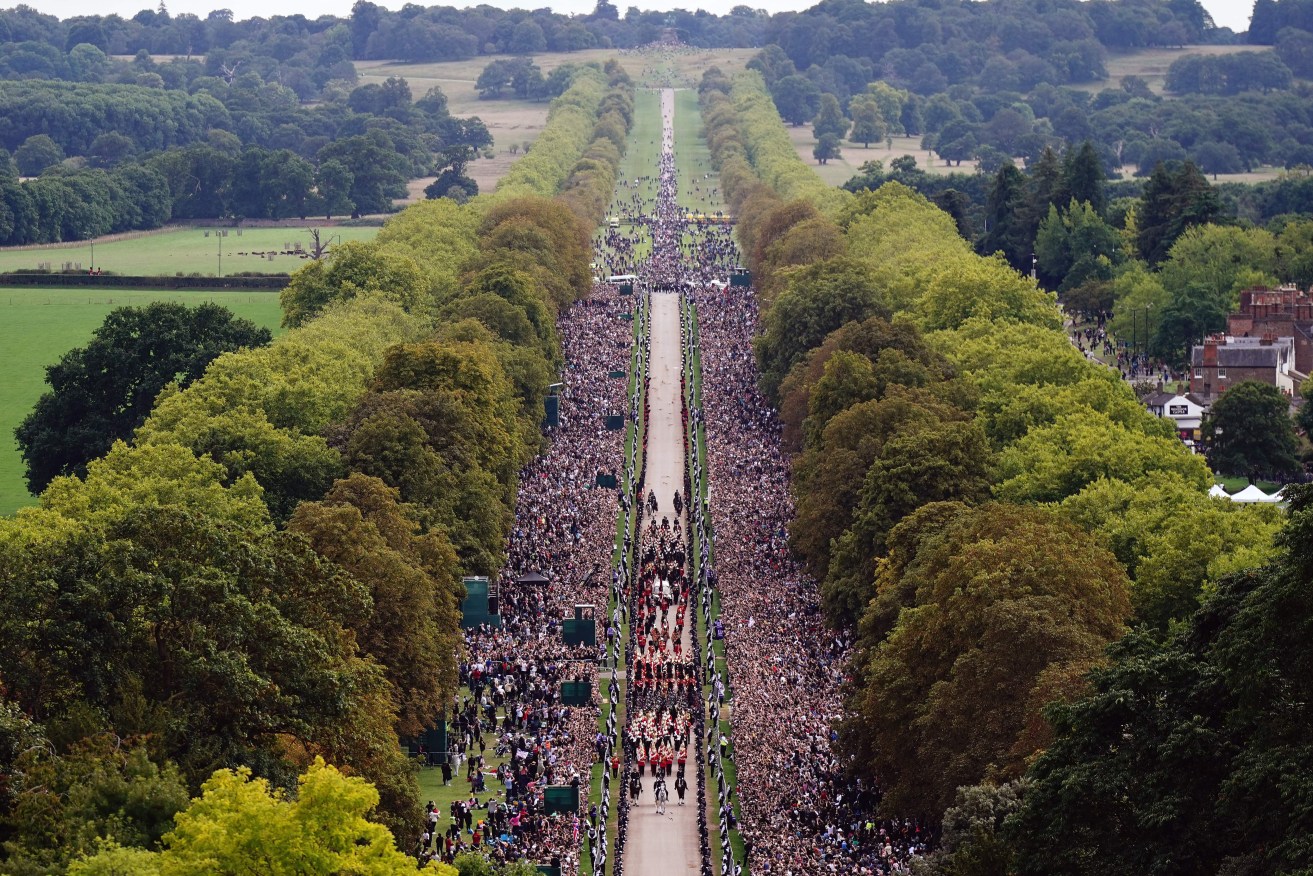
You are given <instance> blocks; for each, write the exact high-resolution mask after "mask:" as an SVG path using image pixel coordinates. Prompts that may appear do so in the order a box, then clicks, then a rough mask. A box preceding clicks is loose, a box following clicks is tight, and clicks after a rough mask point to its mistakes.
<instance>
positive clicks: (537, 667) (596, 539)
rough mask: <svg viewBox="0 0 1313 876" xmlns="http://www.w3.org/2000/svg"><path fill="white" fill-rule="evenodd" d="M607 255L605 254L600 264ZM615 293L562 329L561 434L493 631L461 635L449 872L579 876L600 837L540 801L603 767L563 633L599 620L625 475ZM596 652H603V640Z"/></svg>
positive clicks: (512, 550) (426, 851)
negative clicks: (608, 482) (584, 843)
mask: <svg viewBox="0 0 1313 876" xmlns="http://www.w3.org/2000/svg"><path fill="white" fill-rule="evenodd" d="M609 253H610V251H609V250H608V248H607V246H606V243H605V242H604V241H603V242H600V243H599V246H598V250H597V254H598V256H599V257H601V256H602V255H604V254H609ZM620 292H621V290H620V288H619V287H618V286H617V285H616V284H607V283H599V284H597V285H596V286H595V287H594V290H593V293H592V295H591V296H590V297H588V298H586V299H583V300H581V301H579V302H577V303H575V304H574V305H573V306H572V307H571V308H569V310H567V311H566V312H564V313H562V314H561V315H560V318H559V320H558V322H557V329H558V331H559V333H560V337H561V345H562V351H563V354H564V359H565V369H564V373H563V375H562V384H563V386H562V388H561V390H560V402H559V424H558V425H557V426H556V427H554V428H551V429H549V430H548V438H549V442H550V443H549V444H548V446H547V449H546V450H545V451H544V452H543V453H542V454H541V455H540V456H539V457H537V458H536V459H535V460H534V461H533V462H532V463H530V464H529V465H528V466H526V467H525V469H524V470H523V471H522V472H521V473H520V489H519V494H518V497H517V501H516V508H515V521H514V525H513V528H512V531H511V533H510V537H509V539H508V545H507V562H506V565H505V567H504V568H503V570H502V572H501V574H500V576H499V580H498V581H497V586H496V591H495V592H497V594H498V606H497V608H498V612H499V620H500V623H497V624H483V625H480V626H477V627H474V628H471V629H468V630H466V636H465V645H466V650H465V659H464V660H463V661H462V662H461V665H460V681H461V684H462V686H463V687H464V688H468V693H462V695H461V696H459V697H458V698H457V700H456V702H455V703H453V706H452V709H451V712H450V716H449V737H448V751H447V752H446V755H447V758H446V759H447V764H446V765H444V766H443V767H442V768H443V770H444V773H443V775H444V781H445V780H447V779H448V776H450V777H451V779H450V780H451V781H457V782H461V781H464V782H467V783H468V784H469V787H470V794H469V797H468V799H466V800H463V801H460V805H459V806H458V807H457V806H453V807H452V811H450V812H448V813H438V812H436V809H434V810H432V811H430V814H429V819H428V824H427V829H426V833H425V836H422V837H421V838H420V849H419V850H418V855H419V856H420V857H421V858H422V859H429V858H441V859H442V860H445V861H448V862H449V861H451V860H452V859H453V858H454V857H455V856H456V855H457V854H460V853H461V852H464V851H471V850H481V851H482V852H483V853H484V854H487V855H489V856H490V857H492V858H494V859H497V860H517V859H521V858H528V859H530V860H533V861H536V862H539V863H543V864H548V863H556V864H558V865H560V866H561V867H562V872H563V873H566V874H574V873H577V872H578V863H579V847H580V842H581V836H582V837H584V838H585V839H587V838H591V837H593V836H595V835H596V831H597V825H596V824H590V823H587V822H585V823H582V824H581V822H580V819H579V815H578V814H577V813H575V814H553V815H548V814H546V812H545V808H544V789H545V788H546V787H547V786H549V785H574V786H576V787H578V788H580V794H581V798H586V796H587V793H588V784H589V773H590V770H591V768H592V765H593V764H594V763H595V762H597V761H598V760H605V758H603V757H601V756H600V755H599V749H598V746H597V745H596V740H597V735H598V734H597V721H598V701H599V693H598V683H599V673H598V659H599V649H598V647H597V646H589V645H587V644H582V645H567V644H566V643H565V641H564V638H563V636H562V621H563V620H564V619H565V618H567V617H571V616H573V614H574V608H575V606H576V605H589V606H593V607H594V611H595V612H596V615H595V616H597V617H600V618H601V620H602V621H603V623H606V621H607V619H606V616H605V606H606V605H607V599H608V592H609V587H610V586H611V583H612V573H611V571H610V563H611V555H612V550H613V540H614V537H615V527H616V519H617V516H618V514H619V513H620V511H621V503H620V501H619V500H618V493H617V490H616V489H613V488H609V487H607V488H603V487H601V486H599V484H598V480H599V478H598V475H599V474H601V475H616V474H617V471H618V469H620V468H621V467H622V466H623V465H624V459H623V453H624V448H623V440H624V432H623V431H620V430H616V429H613V428H608V424H607V418H608V416H610V415H613V414H615V413H618V412H621V411H624V410H625V408H626V405H627V402H626V398H625V390H626V381H625V380H624V379H621V378H617V377H613V376H611V375H612V374H613V373H616V372H623V373H628V368H629V363H630V356H631V352H632V348H633V328H632V323H631V322H629V321H627V320H625V319H622V318H621V317H622V315H624V314H629V313H631V311H632V307H633V303H632V302H633V299H632V297H629V296H624V295H621V294H620ZM626 477H627V478H630V479H632V478H634V477H636V474H635V473H633V472H626ZM529 573H539V574H538V575H532V574H529ZM541 579H545V580H541ZM598 606H600V607H601V609H600V610H598V609H597V607H598ZM600 644H601V646H602V647H603V648H605V647H606V644H607V643H606V640H605V638H603V639H602V641H601V643H600ZM564 682H583V683H586V684H587V685H588V686H589V688H590V689H591V690H592V691H593V692H594V693H593V697H592V702H591V703H590V704H588V705H586V706H579V705H564V704H563V703H562V701H561V685H562V684H563V683H564ZM436 759H438V760H441V759H442V758H441V757H438V758H436ZM502 759H504V760H505V762H504V763H502V764H500V765H499V766H498V767H497V768H496V770H495V771H492V770H491V769H490V768H489V765H490V764H491V763H492V762H493V761H494V760H502ZM462 765H464V767H465V769H464V776H461V775H460V774H461V772H462V769H461V767H462ZM457 810H459V811H457ZM593 820H594V821H595V820H596V815H594V817H593ZM444 821H445V822H446V825H445V829H444V825H443V824H442V822H444Z"/></svg>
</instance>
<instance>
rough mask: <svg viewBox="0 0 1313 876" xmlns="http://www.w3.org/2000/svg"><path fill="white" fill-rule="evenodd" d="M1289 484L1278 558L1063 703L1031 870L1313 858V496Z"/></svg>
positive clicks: (1209, 867)
mask: <svg viewBox="0 0 1313 876" xmlns="http://www.w3.org/2000/svg"><path fill="white" fill-rule="evenodd" d="M1289 489H1290V492H1289V494H1288V499H1289V500H1290V520H1289V524H1288V526H1287V528H1286V530H1285V532H1284V534H1283V536H1282V540H1281V542H1282V548H1283V553H1282V556H1281V557H1280V559H1279V560H1278V561H1277V562H1275V563H1272V564H1270V565H1268V566H1266V567H1264V568H1261V569H1254V570H1251V571H1247V572H1241V573H1237V574H1234V575H1231V576H1229V577H1227V578H1224V579H1223V580H1222V581H1221V583H1220V585H1219V587H1218V591H1217V593H1216V594H1215V595H1214V596H1213V597H1212V598H1211V599H1209V600H1208V601H1207V602H1206V603H1205V604H1204V605H1203V606H1202V607H1201V608H1200V609H1199V610H1198V611H1197V612H1195V614H1194V615H1193V616H1192V617H1191V618H1190V620H1189V621H1188V623H1187V624H1186V625H1185V626H1184V627H1183V628H1182V629H1180V630H1179V631H1177V632H1176V633H1174V634H1173V635H1172V636H1171V637H1170V638H1168V639H1167V640H1166V641H1163V640H1162V639H1161V638H1160V637H1158V636H1155V635H1150V634H1135V635H1132V636H1130V637H1128V638H1127V639H1126V640H1124V641H1123V642H1121V643H1119V644H1118V645H1116V646H1115V647H1114V649H1113V651H1112V652H1111V653H1112V664H1111V665H1110V666H1108V667H1107V668H1104V669H1101V670H1098V671H1096V672H1095V673H1094V674H1093V676H1092V686H1093V689H1092V691H1091V692H1090V694H1089V695H1088V696H1086V697H1084V698H1083V699H1080V700H1079V701H1077V702H1074V703H1072V704H1070V705H1066V706H1059V707H1055V708H1054V709H1053V710H1052V711H1051V712H1050V718H1051V720H1052V721H1053V722H1054V725H1055V727H1056V739H1055V740H1054V741H1053V743H1052V744H1051V745H1050V746H1049V747H1048V749H1047V750H1046V751H1045V753H1044V754H1043V755H1041V756H1040V758H1039V759H1038V760H1037V761H1036V763H1035V765H1034V767H1033V768H1032V769H1031V771H1030V777H1031V780H1032V784H1031V787H1030V790H1029V791H1028V793H1027V795H1026V798H1025V803H1024V807H1023V810H1022V811H1021V813H1020V814H1019V815H1017V816H1016V817H1015V818H1014V819H1013V820H1012V821H1011V822H1010V823H1009V831H1008V837H1007V838H1008V841H1009V842H1010V843H1011V844H1012V846H1013V848H1014V849H1015V850H1016V852H1017V866H1016V872H1018V873H1021V874H1025V876H1031V874H1035V876H1038V874H1041V873H1042V874H1050V873H1055V872H1060V873H1070V874H1076V876H1081V874H1091V876H1092V874H1096V873H1107V872H1110V871H1111V872H1117V873H1153V874H1162V876H1175V874H1181V876H1184V874H1192V873H1304V872H1308V871H1309V869H1310V868H1313V846H1310V844H1309V837H1310V836H1313V808H1311V807H1310V806H1309V803H1308V801H1309V800H1310V799H1313V784H1311V782H1310V777H1313V747H1310V744H1309V740H1308V727H1309V726H1311V725H1313V705H1311V704H1313V657H1311V656H1310V651H1309V648H1308V646H1307V643H1308V641H1309V640H1310V637H1313V592H1311V591H1310V589H1309V587H1308V581H1309V575H1310V573H1311V572H1313V525H1311V521H1313V493H1310V490H1309V488H1307V487H1292V488H1289Z"/></svg>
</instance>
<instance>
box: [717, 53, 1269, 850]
mask: <svg viewBox="0 0 1313 876" xmlns="http://www.w3.org/2000/svg"><path fill="white" fill-rule="evenodd" d="M709 79H710V77H709ZM703 104H704V110H705V111H706V113H707V115H706V120H707V127H708V135H709V142H711V144H712V151H713V157H714V158H715V160H716V161H717V162H718V164H719V166H721V167H722V168H729V169H731V170H732V171H733V172H734V176H733V178H734V179H735V182H734V184H733V185H732V186H731V185H729V184H728V183H729V181H728V180H726V181H725V182H726V194H727V196H728V197H729V198H730V201H731V206H732V207H733V208H734V210H735V213H736V215H740V216H743V217H744V218H745V219H746V220H747V221H746V222H744V223H741V224H740V226H739V231H740V235H741V242H742V243H743V244H744V246H745V249H746V250H747V251H748V253H749V258H750V261H751V265H752V267H753V270H754V280H756V279H758V278H759V279H760V281H761V284H762V287H763V290H764V295H763V316H762V334H761V335H760V337H759V338H758V339H757V342H756V354H757V358H758V362H759V364H760V367H761V372H762V382H763V389H764V390H765V391H766V392H767V393H769V394H771V396H772V397H774V398H776V399H777V400H778V401H779V404H780V412H781V420H782V422H783V425H784V442H785V446H786V449H788V450H790V451H791V452H793V453H795V454H796V458H795V462H794V496H795V501H796V503H797V516H796V519H795V521H794V523H793V525H792V527H791V530H790V535H791V539H792V543H793V546H794V549H795V550H796V551H797V552H798V554H799V555H800V556H801V558H802V559H803V560H804V562H805V563H806V565H807V567H808V569H809V571H811V572H812V573H813V574H814V575H815V576H816V577H817V579H818V580H819V581H820V582H821V600H822V609H823V611H824V614H825V617H826V619H827V620H828V622H829V623H831V624H834V625H836V626H839V627H849V628H853V629H855V631H856V635H857V643H858V646H857V650H856V653H855V657H854V661H853V665H852V667H851V672H852V675H853V677H854V683H853V687H852V691H851V698H850V701H849V718H848V719H847V720H846V721H845V722H844V723H843V725H842V726H841V727H840V742H841V745H842V746H843V748H844V750H845V751H846V752H847V753H848V755H849V756H850V760H849V763H848V768H849V769H851V770H853V771H855V772H856V773H858V774H859V775H861V776H862V777H863V778H864V779H866V780H869V781H873V782H877V783H878V785H879V786H880V787H881V789H882V791H883V792H884V798H883V799H884V804H883V805H884V806H885V807H886V810H887V811H888V812H890V813H891V814H901V813H907V812H921V813H941V812H944V811H945V810H946V809H947V808H948V807H949V806H950V805H951V804H953V803H954V801H955V800H956V799H957V795H958V788H959V787H962V786H974V785H977V784H978V783H981V782H984V781H989V782H996V783H997V782H1004V781H1007V780H1009V779H1014V778H1017V777H1020V776H1022V775H1023V774H1025V773H1026V772H1027V769H1028V765H1029V762H1030V760H1031V758H1032V756H1033V755H1034V754H1035V753H1036V752H1037V751H1040V750H1042V749H1044V748H1045V747H1046V746H1047V745H1049V743H1050V742H1051V741H1052V739H1053V732H1054V730H1053V727H1052V726H1051V725H1050V724H1048V723H1047V721H1046V719H1045V717H1044V716H1045V714H1046V712H1045V707H1046V705H1047V704H1048V703H1050V702H1052V701H1055V700H1056V701H1071V700H1072V699H1074V698H1075V697H1077V696H1078V695H1079V694H1080V693H1082V692H1083V691H1085V690H1086V689H1087V688H1086V682H1085V681H1084V678H1085V675H1086V673H1087V671H1088V670H1089V669H1090V668H1091V667H1093V666H1096V665H1099V664H1101V663H1102V662H1103V661H1104V656H1103V655H1104V649H1105V647H1106V646H1107V645H1108V644H1110V643H1112V642H1114V641H1117V640H1119V639H1121V637H1122V636H1123V635H1124V634H1125V633H1126V632H1127V630H1128V628H1134V629H1138V630H1142V631H1144V633H1143V635H1144V636H1146V637H1147V638H1150V639H1155V640H1156V639H1158V638H1160V637H1162V636H1163V635H1164V634H1165V631H1166V630H1168V629H1171V628H1172V626H1173V625H1174V624H1177V623H1179V622H1181V621H1182V620H1183V619H1187V618H1189V617H1190V616H1191V614H1192V613H1193V612H1194V611H1195V610H1196V609H1198V607H1199V606H1200V603H1201V601H1202V600H1204V599H1205V598H1206V597H1207V595H1208V594H1209V593H1211V592H1212V589H1213V588H1214V587H1216V586H1217V583H1216V582H1217V581H1218V580H1219V579H1220V577H1221V576H1222V575H1223V574H1224V573H1226V572H1228V571H1230V570H1233V569H1238V568H1244V567H1247V566H1249V565H1252V564H1253V563H1255V562H1259V561H1262V560H1263V559H1265V558H1267V557H1269V556H1271V555H1272V541H1273V537H1274V535H1275V533H1276V532H1277V530H1278V529H1279V526H1280V520H1279V512H1276V511H1274V510H1272V509H1252V508H1237V507H1234V506H1232V505H1230V504H1229V503H1222V502H1215V501H1214V500H1211V499H1209V498H1208V497H1207V495H1206V492H1205V490H1206V488H1207V487H1208V485H1209V484H1210V483H1211V477H1210V476H1209V472H1208V470H1207V468H1206V466H1205V465H1204V464H1203V462H1202V461H1201V460H1200V459H1199V458H1198V457H1195V456H1192V455H1191V454H1189V453H1188V452H1187V451H1186V450H1185V449H1184V448H1183V447H1182V446H1181V445H1180V444H1179V442H1177V441H1176V440H1175V438H1174V437H1173V436H1172V434H1171V430H1170V428H1169V427H1167V426H1166V425H1164V424H1163V423H1162V421H1160V420H1158V419H1157V418H1155V417H1153V416H1151V415H1150V414H1148V413H1147V412H1146V411H1145V410H1144V408H1143V407H1142V406H1141V405H1140V404H1139V402H1138V401H1137V400H1136V398H1135V397H1134V395H1133V393H1131V392H1130V390H1129V389H1128V388H1127V387H1126V386H1125V385H1124V383H1123V382H1122V381H1120V380H1119V379H1118V378H1117V376H1116V375H1115V374H1112V373H1110V372H1109V371H1108V370H1106V369H1104V368H1102V367H1101V366H1098V365H1095V364H1092V363H1090V362H1089V361H1088V360H1086V359H1085V357H1084V356H1082V355H1081V354H1080V353H1079V352H1078V351H1077V350H1075V349H1074V348H1073V347H1072V346H1071V345H1070V343H1069V342H1068V340H1067V338H1066V337H1065V333H1064V332H1063V330H1062V327H1061V321H1060V319H1059V316H1058V312H1057V309H1056V307H1055V306H1054V299H1053V297H1052V296H1051V295H1049V294H1046V293H1044V292H1043V291H1042V290H1041V289H1039V288H1038V287H1037V286H1036V285H1035V284H1034V283H1033V282H1032V281H1030V280H1029V279H1028V278H1026V277H1024V276H1022V275H1020V274H1019V273H1018V272H1016V271H1015V270H1014V269H1013V268H1012V267H1011V266H1009V265H1008V263H1007V262H1006V261H1005V260H1004V259H1002V258H1001V257H998V256H993V257H982V256H979V255H976V254H975V253H973V252H972V250H971V248H970V247H969V246H968V244H967V243H966V242H965V241H963V240H962V239H961V238H960V237H959V235H958V234H957V226H956V223H955V222H954V221H953V219H952V218H951V217H950V216H948V215H946V214H945V213H944V212H942V211H941V210H939V209H938V208H936V207H935V206H934V205H933V204H931V203H930V202H928V201H927V200H926V199H925V198H923V197H921V196H919V195H917V194H916V193H914V192H912V191H910V190H909V189H907V188H906V187H904V186H902V185H899V184H897V183H887V184H885V185H884V186H883V187H881V188H880V189H879V190H878V191H874V192H871V191H866V192H862V193H860V194H858V195H857V196H856V198H854V199H852V200H849V201H846V202H843V203H841V204H840V206H839V207H838V208H837V209H835V207H834V206H833V205H832V204H830V203H828V202H827V203H823V204H821V205H819V206H820V209H818V205H817V204H814V203H811V202H808V201H797V200H795V201H786V200H784V199H783V198H780V197H779V196H778V195H775V194H774V193H773V192H770V191H769V187H768V186H766V185H764V183H763V182H762V181H761V180H759V179H758V180H753V179H751V178H747V177H746V176H744V178H742V179H740V178H739V175H742V174H743V171H742V169H741V168H740V165H739V161H740V159H739V157H738V155H739V151H740V150H742V152H743V153H744V154H748V155H751V154H753V151H754V149H755V147H756V145H757V144H756V143H755V142H753V141H752V139H751V136H750V135H749V134H748V131H749V130H750V128H749V126H748V125H746V124H744V125H742V126H739V127H738V128H737V130H736V131H735V130H734V128H735V125H734V123H733V122H732V121H727V120H726V119H725V118H724V117H723V116H724V114H725V108H726V98H725V96H724V91H723V89H721V88H719V87H717V86H716V85H715V84H714V82H710V81H709V82H704V90H703ZM1079 166H1080V162H1078V161H1076V160H1075V159H1073V160H1072V162H1070V164H1069V165H1068V168H1067V169H1068V174H1067V175H1066V178H1065V179H1064V176H1063V174H1062V173H1061V170H1062V168H1061V167H1060V166H1059V180H1062V183H1063V184H1064V185H1067V186H1071V187H1079V185H1080V184H1081V181H1082V179H1083V175H1082V174H1081V173H1080V172H1079V170H1078V169H1079ZM763 189H766V191H764V192H763V191H762V190H763ZM1068 203H1070V201H1068ZM1078 203H1080V204H1084V203H1086V201H1084V200H1082V201H1079V202H1078ZM978 793H979V794H981V795H983V796H985V797H987V798H989V799H992V795H993V794H994V791H993V789H983V790H980V791H979V792H978ZM1091 793H1094V792H1091ZM1210 799H1211V798H1210ZM1053 835H1054V836H1056V833H1054V834H1053ZM1028 848H1029V849H1030V854H1031V855H1032V857H1031V858H1029V859H1027V861H1026V862H1025V863H1024V866H1027V867H1029V868H1030V871H1031V872H1040V871H1043V870H1044V864H1045V862H1046V861H1048V860H1049V859H1047V858H1045V857H1044V851H1043V848H1042V846H1040V844H1032V845H1031V846H1029V847H1028ZM964 858H965V856H964ZM942 872H963V871H960V870H951V871H950V870H947V869H945V870H943V871H942ZM971 872H1003V871H1002V870H997V871H995V870H973V871H971ZM1048 872H1052V869H1051V867H1050V868H1049V869H1048Z"/></svg>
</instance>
